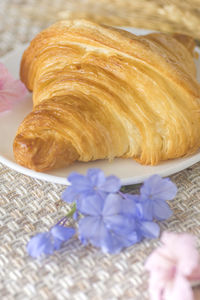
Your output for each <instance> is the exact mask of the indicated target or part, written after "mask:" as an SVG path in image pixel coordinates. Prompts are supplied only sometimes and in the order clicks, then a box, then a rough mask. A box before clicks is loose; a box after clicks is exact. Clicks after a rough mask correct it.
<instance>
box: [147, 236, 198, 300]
mask: <svg viewBox="0 0 200 300" xmlns="http://www.w3.org/2000/svg"><path fill="white" fill-rule="evenodd" d="M161 242H162V245H161V246H160V247H158V248H157V249H156V250H154V251H153V252H152V254H151V255H150V256H149V257H148V259H147V261H146V264H145V267H146V269H147V270H148V271H149V272H150V279H149V292H150V296H151V299H152V300H193V299H194V297H193V293H192V288H191V284H192V282H193V281H200V255H199V253H198V251H197V249H196V244H195V238H194V236H192V235H190V234H187V233H183V234H176V233H169V232H164V233H163V235H162V237H161ZM199 283H200V282H199Z"/></svg>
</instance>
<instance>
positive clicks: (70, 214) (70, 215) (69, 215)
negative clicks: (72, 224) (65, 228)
mask: <svg viewBox="0 0 200 300" xmlns="http://www.w3.org/2000/svg"><path fill="white" fill-rule="evenodd" d="M75 211H76V203H74V204H73V206H72V208H71V210H70V211H69V212H68V214H67V215H66V217H67V218H70V217H72V216H73V214H74V213H75Z"/></svg>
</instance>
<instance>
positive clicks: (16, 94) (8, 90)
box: [0, 63, 27, 112]
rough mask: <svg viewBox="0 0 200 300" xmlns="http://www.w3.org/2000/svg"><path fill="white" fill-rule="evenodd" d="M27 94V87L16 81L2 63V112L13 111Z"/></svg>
mask: <svg viewBox="0 0 200 300" xmlns="http://www.w3.org/2000/svg"><path fill="white" fill-rule="evenodd" d="M26 93H27V89H26V87H25V85H24V84H23V83H22V82H21V81H20V80H15V79H14V78H13V77H12V75H11V74H10V73H9V72H8V70H7V69H6V67H5V66H4V65H3V64H2V63H0V112H4V111H8V110H11V109H12V107H13V106H14V105H15V104H16V103H17V102H19V101H20V100H21V99H23V97H24V96H25V95H26Z"/></svg>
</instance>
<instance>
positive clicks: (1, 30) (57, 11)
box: [0, 0, 200, 54]
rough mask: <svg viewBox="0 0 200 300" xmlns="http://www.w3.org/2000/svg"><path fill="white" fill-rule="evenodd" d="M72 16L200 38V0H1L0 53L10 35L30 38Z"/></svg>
mask: <svg viewBox="0 0 200 300" xmlns="http://www.w3.org/2000/svg"><path fill="white" fill-rule="evenodd" d="M5 15H9V18H5ZM71 18H87V19H90V20H94V21H97V22H100V23H104V24H109V25H113V26H129V27H130V26H133V27H138V28H146V29H156V30H160V31H165V32H180V33H185V34H189V35H192V36H194V37H195V38H196V39H200V0H171V1H169V0H0V20H1V21H0V42H1V40H2V39H4V35H6V42H7V43H4V44H6V45H7V46H6V49H2V47H1V50H0V54H3V52H5V51H8V50H9V49H8V47H12V45H10V44H9V39H10V40H13V37H16V38H17V39H18V41H19V42H26V41H29V40H30V39H31V38H32V37H33V35H34V34H36V33H37V32H38V31H40V30H41V29H43V28H44V27H46V26H48V25H49V24H51V23H53V22H55V21H56V20H59V19H71ZM31 27H32V28H33V29H32V30H31ZM15 28H16V29H15ZM19 28H20V30H21V31H19ZM15 30H18V32H17V36H16V31H15ZM8 32H9V34H8ZM20 32H21V34H20Z"/></svg>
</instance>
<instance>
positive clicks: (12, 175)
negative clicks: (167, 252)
mask: <svg viewBox="0 0 200 300" xmlns="http://www.w3.org/2000/svg"><path fill="white" fill-rule="evenodd" d="M75 2H76V1H65V0H57V1H53V2H52V1H50V0H49V1H48V0H40V1H38V0H7V1H6V0H1V1H0V55H1V56H2V55H4V54H5V53H7V52H8V51H10V50H11V49H13V48H14V47H15V46H16V44H18V43H24V42H27V41H30V40H31V39H32V38H33V37H34V35H35V34H36V33H37V32H39V31H40V30H41V29H42V28H44V27H46V26H47V25H49V24H50V23H52V22H54V21H55V19H58V18H63V17H71V16H74V15H76V16H84V15H87V17H88V16H90V17H91V19H95V18H96V19H98V18H99V17H98V16H96V15H95V13H96V11H98V9H99V12H101V14H100V16H101V20H103V21H105V22H106V23H112V24H113V25H116V24H117V25H123V26H127V25H132V26H134V24H135V26H138V27H140V26H141V24H145V25H147V24H148V22H147V21H148V17H150V15H148V17H147V16H146V19H145V16H144V15H145V14H144V15H143V16H142V17H143V22H142V21H141V19H142V17H141V19H139V21H138V23H136V21H134V22H135V23H134V22H132V23H130V14H128V11H127V10H126V11H127V18H125V16H126V14H125V10H124V11H123V9H125V8H124V6H123V5H122V3H123V1H113V2H112V1H108V0H107V2H106V0H104V1H103V0H101V1H98V2H96V1H92V0H90V1H89V0H88V1H77V2H76V7H75V4H73V3H75ZM111 2H112V4H113V6H112V5H111ZM136 2H137V4H138V3H139V2H138V1H136ZM151 2H152V3H153V5H154V6H155V5H156V3H157V4H159V5H160V3H164V2H163V1H151ZM182 2H184V1H182ZM188 2H189V1H185V2H184V3H185V4H187V3H188ZM197 2H198V1H192V2H190V4H191V9H193V16H194V17H193V18H192V21H191V23H192V22H193V21H194V20H196V19H195V18H196V13H198V9H196V10H195V3H196V4H197ZM83 3H84V5H83ZM92 3H93V6H91V5H92ZM106 3H107V4H109V5H106V6H105V4H106ZM120 3H121V4H120ZM126 3H128V4H130V5H131V3H132V0H130V1H128V0H126ZM140 3H143V4H146V3H147V1H141V2H140ZM174 3H175V1H172V2H171V10H172V11H173V7H176V6H173V5H172V4H174ZM78 5H79V6H78ZM81 5H82V6H81ZM146 5H147V4H146ZM122 6H123V9H122ZM78 7H79V9H78ZM120 7H121V11H122V12H123V14H124V15H123V18H122V16H121V15H120ZM196 7H197V8H198V7H199V6H196ZM83 8H84V9H83ZM159 8H160V10H159ZM162 9H164V11H166V9H167V8H166V7H164V8H163V7H161V6H158V7H157V12H158V15H159V16H161V15H162ZM181 9H182V8H181ZM181 9H180V10H179V11H181ZM130 10H131V9H130ZM168 10H170V8H169V7H168ZM132 11H133V10H132ZM138 11H140V9H139V7H138ZM175 11H176V10H175ZM177 11H178V10H177ZM177 11H176V12H177ZM109 12H110V14H109ZM122 12H121V13H122ZM189 13H190V12H189ZM104 17H105V18H104ZM117 17H118V19H117ZM168 17H169V16H168ZM179 17H180V15H179ZM151 18H152V15H151ZM170 18H171V19H173V18H172V17H170ZM152 19H153V18H152ZM166 19H167V17H166V16H165V18H164V19H163V20H164V21H163V22H164V23H162V22H161V19H159V18H158V20H160V25H159V24H158V22H157V23H156V25H155V24H153V25H152V24H151V26H149V27H148V26H142V27H144V28H145V27H146V28H150V27H151V28H152V27H154V28H153V29H159V28H160V29H161V30H165V29H166V30H168V31H174V24H176V26H175V29H177V28H179V31H185V32H186V31H187V30H189V29H188V28H190V30H191V31H192V29H191V28H192V27H191V26H192V25H191V24H190V23H189V25H190V26H189V25H188V23H187V24H186V25H187V26H186V25H185V27H184V26H183V24H180V22H178V21H179V18H178V17H177V18H176V20H174V19H173V22H172V21H171V22H172V23H173V26H171V27H170V29H169V27H168V29H167V27H165V24H168V25H169V23H167V22H166ZM199 19H200V18H199ZM103 21H102V22H103ZM175 21H177V23H176V22H175ZM145 22H146V23H145ZM187 22H189V21H187ZM168 25H166V26H168ZM179 25H180V26H179ZM156 26H157V28H156ZM159 26H160V27H159ZM198 28H200V26H199V27H198ZM193 29H194V28H193ZM196 34H197V31H195V35H196ZM171 180H173V181H174V182H175V183H176V184H177V186H178V195H177V197H176V199H175V200H174V201H172V202H171V203H170V205H171V208H172V209H173V211H174V215H173V217H172V218H171V219H170V220H169V221H167V222H163V223H162V224H161V230H162V231H163V230H170V231H176V232H185V231H187V232H189V233H193V234H194V235H196V236H197V240H198V247H199V246H200V163H197V164H196V165H194V166H192V167H190V168H188V169H187V170H184V171H182V172H180V173H178V174H175V175H173V176H171ZM63 189H64V186H62V185H58V184H51V183H47V182H43V181H40V180H36V179H33V178H30V177H27V176H24V175H22V174H19V173H17V172H15V171H13V170H11V169H9V168H7V167H6V166H4V165H2V164H0V295H1V299H5V300H10V299H15V300H22V299H48V300H51V299H52V300H53V299H74V300H86V299H92V300H100V299H104V300H115V299H119V300H129V299H130V300H146V299H148V293H147V278H148V275H147V273H146V272H145V270H144V262H145V260H146V258H147V256H148V255H149V254H150V253H151V252H152V250H153V249H154V248H155V247H156V246H157V245H158V241H157V240H153V241H148V240H145V241H144V242H142V243H140V244H137V245H134V246H132V247H130V248H128V249H126V250H124V251H123V252H122V253H120V254H118V255H112V256H111V255H105V254H102V253H101V252H100V251H98V250H97V249H95V248H92V247H89V246H87V247H83V246H82V245H81V244H80V242H79V241H77V240H73V241H72V242H71V243H69V244H68V245H66V246H64V247H63V248H62V249H61V250H60V251H59V252H56V253H55V254H54V255H52V256H49V257H46V258H45V259H43V260H33V259H32V258H30V257H29V256H28V255H27V253H26V244H27V242H28V241H29V239H30V237H31V236H32V235H34V234H35V233H37V232H41V231H45V230H48V229H49V228H50V227H51V226H52V225H53V224H55V223H56V222H57V221H58V220H59V219H60V218H61V217H62V216H63V215H64V214H65V213H66V211H67V210H68V209H69V206H68V205H66V204H65V203H63V202H62V201H61V200H60V196H61V193H62V191H63ZM127 190H128V191H129V192H132V193H135V191H136V188H135V187H134V186H129V187H127Z"/></svg>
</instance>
